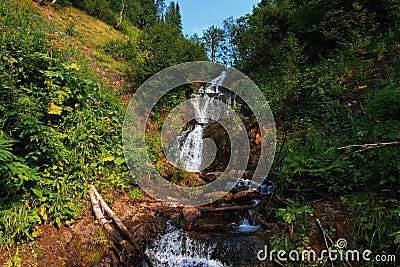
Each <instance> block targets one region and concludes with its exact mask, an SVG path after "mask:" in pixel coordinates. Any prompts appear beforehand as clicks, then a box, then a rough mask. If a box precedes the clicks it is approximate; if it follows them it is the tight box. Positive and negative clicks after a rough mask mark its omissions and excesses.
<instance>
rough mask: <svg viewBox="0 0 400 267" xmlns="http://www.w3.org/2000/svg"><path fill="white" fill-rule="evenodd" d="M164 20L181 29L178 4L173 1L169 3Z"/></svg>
mask: <svg viewBox="0 0 400 267" xmlns="http://www.w3.org/2000/svg"><path fill="white" fill-rule="evenodd" d="M165 22H166V23H168V24H170V25H172V26H173V27H178V28H179V29H181V30H182V16H181V13H180V7H179V4H175V2H171V3H170V4H169V7H168V9H167V12H166V13H165Z"/></svg>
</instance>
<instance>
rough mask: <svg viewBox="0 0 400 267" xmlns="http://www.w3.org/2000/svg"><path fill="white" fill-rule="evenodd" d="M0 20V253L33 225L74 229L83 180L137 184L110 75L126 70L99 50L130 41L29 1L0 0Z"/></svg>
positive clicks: (82, 202) (29, 236)
mask: <svg viewBox="0 0 400 267" xmlns="http://www.w3.org/2000/svg"><path fill="white" fill-rule="evenodd" d="M0 17H1V25H0V27H1V28H0V33H1V35H2V38H1V41H0V49H1V55H2V56H1V64H0V80H1V84H2V86H1V89H0V94H1V99H0V111H1V112H0V114H1V115H0V125H1V128H0V175H1V176H0V187H1V188H2V190H1V192H0V250H1V251H3V250H5V249H7V248H10V247H11V246H13V245H16V244H19V243H21V242H25V241H27V240H33V239H34V238H35V237H36V236H37V235H38V234H39V233H38V230H37V229H38V228H37V225H40V224H43V223H46V222H47V223H48V222H52V223H53V224H55V225H56V226H61V225H62V224H66V225H71V224H72V223H74V221H75V220H76V219H78V218H80V214H81V212H82V211H83V210H85V209H87V208H88V207H89V206H90V205H88V202H87V199H86V196H87V192H86V190H87V188H88V185H89V184H90V183H96V184H98V186H99V187H100V188H109V189H110V190H116V189H120V190H123V189H126V188H127V187H131V186H132V185H133V184H134V182H133V179H132V177H131V175H130V173H129V172H128V170H127V168H126V166H125V164H124V157H123V154H122V147H121V144H120V143H121V141H120V135H121V133H120V127H121V125H122V119H123V115H124V109H123V108H122V105H121V101H120V100H119V99H118V98H117V94H116V93H115V92H114V90H110V89H111V88H115V89H118V90H120V87H122V86H123V85H118V86H116V85H115V82H118V80H117V79H111V78H112V77H113V76H114V75H122V74H123V73H124V71H127V70H128V69H129V68H128V67H127V65H126V63H125V62H124V61H123V60H116V59H114V58H113V57H112V56H110V55H108V54H107V53H106V52H105V50H104V47H105V46H106V45H107V44H108V43H109V42H111V41H115V40H118V41H120V42H126V41H128V40H133V39H132V38H133V37H134V35H133V34H132V35H131V36H130V37H127V36H125V35H123V34H121V33H119V32H118V31H116V30H114V29H113V28H111V27H109V26H108V25H106V24H104V23H102V22H101V21H98V20H96V19H94V18H91V17H89V16H87V15H85V14H84V13H83V12H81V11H79V10H77V9H75V8H66V9H62V10H56V9H52V8H49V7H45V8H41V9H39V8H38V7H37V6H35V5H32V3H31V2H30V1H28V0H23V1H20V2H18V4H15V3H13V2H8V1H3V3H2V4H1V5H0ZM135 30H136V29H132V32H135ZM132 42H133V41H132ZM120 84H121V83H120Z"/></svg>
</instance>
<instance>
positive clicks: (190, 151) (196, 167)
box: [174, 71, 233, 172]
mask: <svg viewBox="0 0 400 267" xmlns="http://www.w3.org/2000/svg"><path fill="white" fill-rule="evenodd" d="M225 77H226V71H223V72H222V73H221V75H220V76H218V77H217V78H215V79H213V80H212V81H211V82H209V83H207V86H205V87H201V88H200V89H199V91H198V92H197V93H195V94H193V95H192V97H191V99H190V100H191V101H190V103H191V104H192V106H193V110H194V113H195V117H196V121H195V124H194V125H191V126H189V127H188V128H187V130H186V131H183V132H182V133H181V134H179V135H178V136H177V138H176V140H175V142H176V144H175V145H174V146H175V147H177V148H178V149H177V150H176V154H175V155H174V157H175V159H174V161H175V162H177V163H178V165H180V166H181V167H184V169H185V170H187V171H190V172H197V171H200V170H201V169H202V163H203V147H204V138H203V135H204V130H205V129H206V128H207V126H208V124H209V123H210V119H209V117H210V115H211V114H212V115H213V116H218V115H219V114H221V115H222V114H224V115H227V114H228V113H227V112H228V111H229V110H228V109H227V108H225V110H221V106H216V105H213V104H212V100H213V99H216V100H219V101H222V102H223V103H225V104H226V105H227V106H230V105H231V104H232V99H233V96H231V95H229V96H226V95H225V94H224V93H222V92H221V90H220V87H221V86H222V83H223V81H224V79H225Z"/></svg>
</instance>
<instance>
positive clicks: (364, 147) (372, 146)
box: [337, 141, 400, 153]
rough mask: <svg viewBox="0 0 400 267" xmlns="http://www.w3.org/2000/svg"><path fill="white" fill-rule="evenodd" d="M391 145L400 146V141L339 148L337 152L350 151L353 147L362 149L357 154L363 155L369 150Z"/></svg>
mask: <svg viewBox="0 0 400 267" xmlns="http://www.w3.org/2000/svg"><path fill="white" fill-rule="evenodd" d="M389 145H400V141H394V142H387V143H381V142H378V143H375V144H363V145H348V146H342V147H338V148H337V150H342V149H349V148H353V147H359V148H361V149H359V150H357V151H356V153H361V152H364V151H366V150H368V149H373V148H378V147H383V146H389Z"/></svg>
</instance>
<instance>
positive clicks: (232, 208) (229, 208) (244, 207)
mask: <svg viewBox="0 0 400 267" xmlns="http://www.w3.org/2000/svg"><path fill="white" fill-rule="evenodd" d="M255 207H256V206H254V205H233V206H226V207H219V208H214V207H198V208H197V209H198V210H200V211H201V212H220V211H235V210H251V209H254V208H255Z"/></svg>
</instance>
